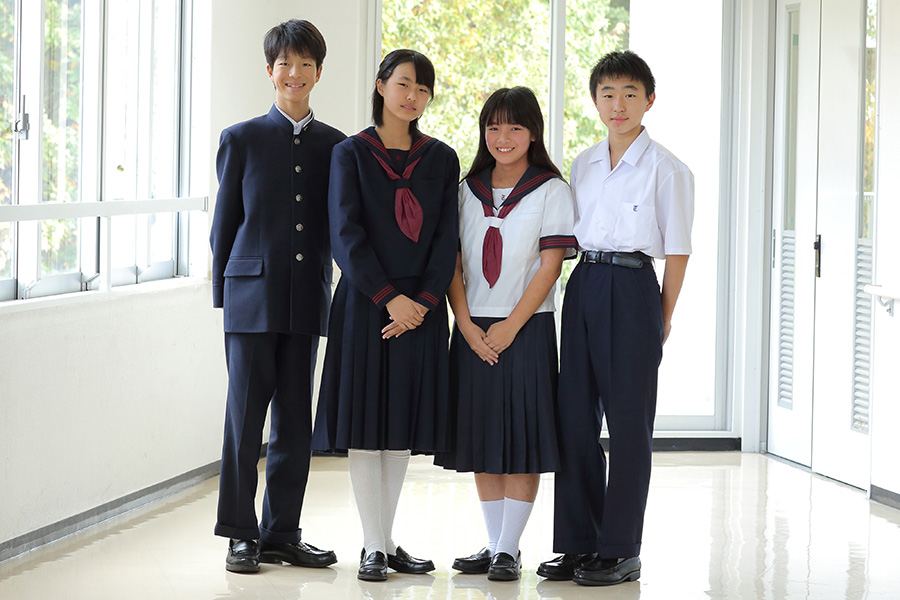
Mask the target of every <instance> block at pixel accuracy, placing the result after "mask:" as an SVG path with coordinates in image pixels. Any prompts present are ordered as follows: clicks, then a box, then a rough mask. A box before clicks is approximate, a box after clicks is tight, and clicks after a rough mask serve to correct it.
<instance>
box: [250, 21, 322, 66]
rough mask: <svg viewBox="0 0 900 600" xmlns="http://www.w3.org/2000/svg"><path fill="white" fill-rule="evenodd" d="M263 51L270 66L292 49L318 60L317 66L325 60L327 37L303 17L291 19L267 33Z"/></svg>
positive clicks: (301, 54)
mask: <svg viewBox="0 0 900 600" xmlns="http://www.w3.org/2000/svg"><path fill="white" fill-rule="evenodd" d="M263 51H264V52H265V53H266V62H267V63H268V64H269V66H270V67H273V66H275V61H276V60H278V57H279V56H281V55H282V54H285V55H286V54H287V53H288V52H290V51H293V52H295V53H296V54H297V55H299V56H308V57H309V58H312V59H313V60H315V61H316V68H318V67H320V66H322V63H323V62H324V61H325V38H323V37H322V34H321V33H320V32H319V30H318V29H316V26H315V25H313V24H312V23H310V22H309V21H304V20H303V19H291V20H290V21H285V22H284V23H281V24H280V25H276V26H275V27H273V28H272V29H270V30H269V31H268V33H266V37H265V39H264V40H263Z"/></svg>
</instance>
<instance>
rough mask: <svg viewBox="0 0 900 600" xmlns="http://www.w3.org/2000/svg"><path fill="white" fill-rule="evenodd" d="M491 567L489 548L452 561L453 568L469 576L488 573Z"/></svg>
mask: <svg viewBox="0 0 900 600" xmlns="http://www.w3.org/2000/svg"><path fill="white" fill-rule="evenodd" d="M490 566H491V550H490V548H482V549H481V550H479V551H478V552H476V553H475V554H470V555H469V556H464V557H462V558H457V559H455V560H454V561H453V568H454V569H456V570H457V571H462V572H463V573H468V574H469V575H480V574H482V573H487V572H488V567H490Z"/></svg>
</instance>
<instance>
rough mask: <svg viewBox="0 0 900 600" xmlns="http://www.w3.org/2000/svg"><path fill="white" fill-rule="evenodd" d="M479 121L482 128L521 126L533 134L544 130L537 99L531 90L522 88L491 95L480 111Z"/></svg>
mask: <svg viewBox="0 0 900 600" xmlns="http://www.w3.org/2000/svg"><path fill="white" fill-rule="evenodd" d="M481 121H482V127H488V126H490V125H504V124H510V125H513V124H514V125H521V126H523V127H525V128H527V129H528V130H529V131H531V132H532V133H534V134H540V133H541V132H542V131H543V129H544V119H543V116H542V115H541V109H540V106H539V105H538V103H537V99H536V98H535V97H534V93H533V92H532V91H531V90H529V89H528V88H523V87H514V88H504V89H500V90H497V91H496V92H494V93H493V94H491V97H490V98H488V100H487V102H486V103H485V105H484V109H483V110H482V116H481Z"/></svg>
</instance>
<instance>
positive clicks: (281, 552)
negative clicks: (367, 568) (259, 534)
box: [259, 542, 337, 567]
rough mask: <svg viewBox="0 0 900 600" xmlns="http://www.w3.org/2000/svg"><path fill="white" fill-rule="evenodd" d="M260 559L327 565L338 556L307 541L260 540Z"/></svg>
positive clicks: (318, 565) (264, 560)
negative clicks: (293, 542)
mask: <svg viewBox="0 0 900 600" xmlns="http://www.w3.org/2000/svg"><path fill="white" fill-rule="evenodd" d="M259 560H260V562H264V563H280V562H286V563H290V564H292V565H294V566H297V567H327V566H328V565H333V564H334V563H336V562H337V556H335V555H334V552H333V551H331V550H319V549H318V548H316V547H315V546H313V545H311V544H307V543H305V542H297V543H296V544H288V543H286V542H283V543H274V542H260V545H259Z"/></svg>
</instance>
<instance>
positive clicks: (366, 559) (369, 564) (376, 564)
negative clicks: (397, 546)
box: [356, 548, 388, 581]
mask: <svg viewBox="0 0 900 600" xmlns="http://www.w3.org/2000/svg"><path fill="white" fill-rule="evenodd" d="M365 554H366V549H365V548H363V551H362V556H361V557H360V559H359V571H357V572H356V578H357V579H362V580H363V581H387V568H388V567H387V557H386V556H385V555H384V554H383V553H381V552H379V551H378V550H376V551H375V552H370V553H369V555H368V556H366V555H365Z"/></svg>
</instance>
